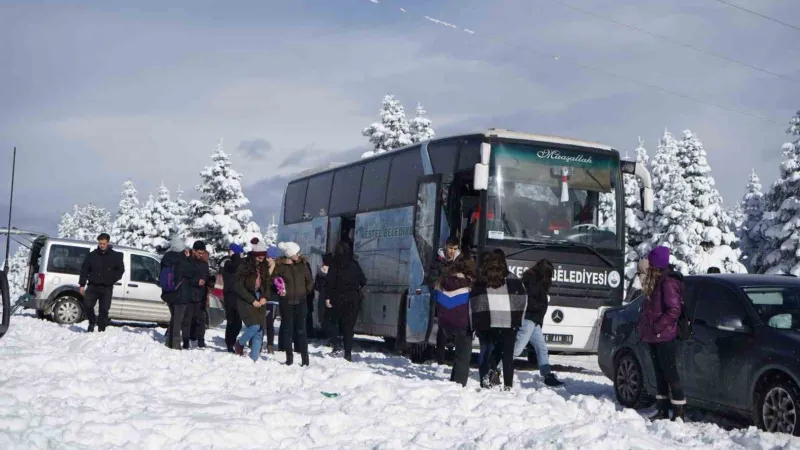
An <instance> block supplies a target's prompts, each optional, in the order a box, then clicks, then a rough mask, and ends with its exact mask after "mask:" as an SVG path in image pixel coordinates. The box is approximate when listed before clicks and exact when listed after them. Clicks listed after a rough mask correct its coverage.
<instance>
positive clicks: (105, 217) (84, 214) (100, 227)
mask: <svg viewBox="0 0 800 450" xmlns="http://www.w3.org/2000/svg"><path fill="white" fill-rule="evenodd" d="M109 230H111V214H110V213H109V212H108V211H106V210H105V209H103V208H98V207H97V206H94V205H93V204H91V203H90V204H88V205H86V206H79V205H74V206H73V207H72V213H71V214H70V213H64V214H62V215H61V222H60V223H59V224H58V237H59V238H61V239H75V240H78V241H94V240H95V239H97V236H98V235H99V234H100V233H108V232H109Z"/></svg>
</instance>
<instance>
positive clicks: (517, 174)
mask: <svg viewBox="0 0 800 450" xmlns="http://www.w3.org/2000/svg"><path fill="white" fill-rule="evenodd" d="M618 166H619V161H618V160H616V159H615V158H614V157H613V156H612V155H603V154H599V153H590V152H580V151H574V150H562V149H552V148H548V147H546V146H542V145H533V144H517V143H498V144H493V145H492V163H491V168H490V182H489V192H488V196H489V210H488V212H487V219H488V220H487V224H488V226H487V228H488V230H487V231H488V236H487V238H488V239H494V240H509V241H529V242H537V241H544V242H557V241H569V242H573V243H575V242H578V243H581V244H588V245H592V246H596V247H604V248H618V247H619V246H620V239H618V237H617V226H618V225H617V224H616V203H617V198H616V193H615V189H614V188H615V187H616V184H617V177H618V176H619V175H618V173H619V170H618ZM563 189H565V190H566V192H563V191H562V190H563ZM620 225H622V224H620Z"/></svg>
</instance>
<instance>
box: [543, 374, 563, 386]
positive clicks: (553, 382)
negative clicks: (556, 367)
mask: <svg viewBox="0 0 800 450" xmlns="http://www.w3.org/2000/svg"><path fill="white" fill-rule="evenodd" d="M544 384H545V385H547V386H550V387H559V386H563V385H564V382H563V381H560V380H559V379H558V378H556V376H555V374H552V373H548V374H547V376H545V377H544Z"/></svg>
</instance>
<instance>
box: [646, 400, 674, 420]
mask: <svg viewBox="0 0 800 450" xmlns="http://www.w3.org/2000/svg"><path fill="white" fill-rule="evenodd" d="M656 408H657V409H658V411H656V413H655V414H653V415H652V416H650V417H648V418H649V419H650V420H663V419H669V399H666V398H660V399H658V400H656Z"/></svg>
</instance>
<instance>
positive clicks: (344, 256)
mask: <svg viewBox="0 0 800 450" xmlns="http://www.w3.org/2000/svg"><path fill="white" fill-rule="evenodd" d="M251 245H252V250H250V251H249V252H248V253H247V254H246V256H245V255H244V253H245V252H244V249H243V248H242V247H241V246H238V245H236V244H233V245H231V247H230V252H229V253H230V254H229V256H228V258H226V259H225V260H224V261H223V262H222V264H221V271H222V276H223V292H224V303H225V312H226V322H227V323H226V330H225V343H226V345H227V347H228V351H229V352H232V353H236V354H238V355H244V350H245V347H247V346H249V348H250V352H249V354H250V358H251V359H252V360H253V361H257V360H258V359H259V355H260V353H261V351H262V348H263V346H264V345H263V344H264V332H265V331H266V349H267V352H268V353H269V354H273V353H274V351H275V350H274V337H275V327H274V321H275V317H276V316H277V314H278V313H280V317H281V327H280V336H279V341H278V349H279V350H282V351H284V352H285V353H286V364H287V365H291V364H293V363H294V353H295V351H296V352H298V353H300V357H301V365H303V366H307V365H309V363H310V361H309V354H308V333H309V331H310V327H311V325H310V324H309V322H311V321H310V320H309V318H310V311H309V310H310V307H309V304H310V303H311V302H310V301H309V299H312V301H313V298H314V293H315V291H316V293H317V295H318V296H319V298H320V299H324V307H325V309H324V312H323V317H324V320H323V324H324V329H325V331H326V334H327V336H328V338H329V339H330V341H331V343H332V345H333V354H334V355H338V354H339V353H341V351H342V350H344V358H345V359H346V360H348V361H351V360H352V349H353V335H354V333H355V323H356V320H357V319H358V311H359V309H360V307H361V306H360V304H361V298H362V288H363V287H364V285H366V283H367V280H366V277H365V276H364V273H363V271H362V270H361V267H360V266H359V265H358V262H356V260H355V259H354V258H353V253H352V250H351V249H350V246H349V245H348V244H347V242H341V243H339V244H338V245H337V246H336V250H335V253H333V254H326V255H325V256H324V257H323V264H322V266H321V267H320V268H319V270H318V271H317V275H316V278H312V273H311V267H310V265H309V263H308V260H307V259H306V258H305V257H304V256H303V255H301V253H300V246H299V245H297V244H296V243H294V242H282V243H280V244H279V245H278V246H274V245H271V246H269V247H267V246H266V245H264V244H263V243H262V242H260V240H259V239H258V238H254V239H253V240H252V241H251ZM312 323H313V322H312ZM240 333H241V334H240ZM340 334H341V335H343V338H344V339H343V344H342V342H341V340H340Z"/></svg>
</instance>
